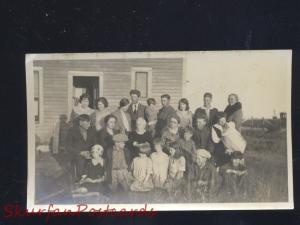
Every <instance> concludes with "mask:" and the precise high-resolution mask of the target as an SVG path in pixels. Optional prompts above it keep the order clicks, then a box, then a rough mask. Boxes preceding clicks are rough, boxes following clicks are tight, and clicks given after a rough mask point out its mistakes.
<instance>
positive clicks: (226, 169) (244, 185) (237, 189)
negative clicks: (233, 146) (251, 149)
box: [220, 151, 248, 200]
mask: <svg viewBox="0 0 300 225" xmlns="http://www.w3.org/2000/svg"><path fill="white" fill-rule="evenodd" d="M220 174H221V176H222V178H223V181H224V182H223V184H224V187H223V188H222V189H223V190H224V192H225V193H224V196H227V197H228V198H229V199H231V200H232V199H236V200H246V197H247V193H248V176H247V175H248V171H247V167H246V165H245V160H244V156H243V154H242V153H241V152H239V151H234V152H233V153H232V154H231V162H229V163H227V164H225V165H223V166H222V167H221V168H220Z"/></svg>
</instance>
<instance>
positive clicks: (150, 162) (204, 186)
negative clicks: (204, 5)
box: [73, 134, 247, 202]
mask: <svg viewBox="0 0 300 225" xmlns="http://www.w3.org/2000/svg"><path fill="white" fill-rule="evenodd" d="M113 141H114V143H115V144H114V146H113V148H112V149H108V150H107V151H106V152H104V150H103V148H102V147H101V145H94V146H93V147H92V149H91V159H90V160H89V162H88V163H87V167H86V172H85V175H83V176H82V179H81V181H80V187H79V188H78V189H76V190H74V191H73V192H74V193H87V192H91V191H98V192H100V193H102V194H103V193H105V192H106V191H107V190H109V191H110V192H111V193H112V194H113V193H114V192H116V191H118V190H120V189H121V190H122V191H132V192H149V191H151V190H152V189H156V190H157V189H159V190H165V191H166V193H168V196H169V197H170V198H172V199H176V198H181V197H182V196H185V197H186V199H187V200H188V201H197V202H211V201H215V200H216V199H217V196H218V194H219V193H220V192H223V195H225V196H227V199H225V200H228V199H232V198H236V197H240V196H243V195H244V190H245V188H244V187H245V186H246V185H247V184H246V180H247V179H246V174H247V170H246V167H245V164H244V159H243V155H242V154H241V153H240V152H233V153H232V155H231V157H232V160H231V162H230V163H229V164H226V165H224V166H222V167H221V168H218V169H216V167H215V166H214V164H213V163H212V160H211V157H212V156H211V153H210V152H209V151H207V150H205V149H197V150H196V149H194V150H192V151H186V150H185V149H182V148H181V146H180V143H177V142H173V143H170V145H169V147H168V153H169V154H166V153H165V152H164V151H163V149H162V143H161V140H160V139H155V140H154V150H155V151H154V152H152V153H151V147H150V144H149V143H147V142H146V143H143V144H140V145H139V146H138V147H139V156H137V157H135V158H133V159H130V152H129V150H128V149H127V148H126V147H125V142H126V141H128V138H127V136H126V135H124V134H116V135H114V136H113ZM150 153H151V154H150ZM104 158H105V159H106V160H104Z"/></svg>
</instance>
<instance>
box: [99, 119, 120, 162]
mask: <svg viewBox="0 0 300 225" xmlns="http://www.w3.org/2000/svg"><path fill="white" fill-rule="evenodd" d="M116 122H117V118H116V117H115V116H114V115H107V116H106V117H105V118H104V124H105V126H104V127H103V128H102V129H101V130H100V131H99V132H98V134H97V140H96V142H97V144H100V145H101V146H102V147H103V149H104V157H106V151H107V149H109V148H111V147H112V146H113V145H114V142H113V136H114V135H115V134H117V133H119V131H117V130H115V125H116Z"/></svg>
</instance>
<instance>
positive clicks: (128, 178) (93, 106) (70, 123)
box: [26, 50, 293, 210]
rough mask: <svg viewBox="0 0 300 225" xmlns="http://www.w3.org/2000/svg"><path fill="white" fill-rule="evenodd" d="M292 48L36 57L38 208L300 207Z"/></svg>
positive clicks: (33, 126)
mask: <svg viewBox="0 0 300 225" xmlns="http://www.w3.org/2000/svg"><path fill="white" fill-rule="evenodd" d="M291 60H292V51H290V50H268V51H207V52H206V51H200V52H140V53H82V54H80V53H76V54H28V55H26V81H27V109H28V112H27V115H28V118H27V120H28V193H27V206H28V207H33V206H39V205H49V204H57V205H70V206H71V205H76V204H77V203H86V204H95V205H102V204H112V205H122V206H126V205H128V206H129V205H133V204H144V203H147V204H151V205H153V207H154V208H155V209H156V210H214V209H223V210H224V209H290V208H293V185H292V146H291Z"/></svg>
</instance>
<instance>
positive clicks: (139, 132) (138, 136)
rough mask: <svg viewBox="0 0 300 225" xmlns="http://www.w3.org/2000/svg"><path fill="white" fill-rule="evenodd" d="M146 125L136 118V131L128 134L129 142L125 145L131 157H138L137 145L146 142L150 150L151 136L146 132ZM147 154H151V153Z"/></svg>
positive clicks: (143, 120)
mask: <svg viewBox="0 0 300 225" xmlns="http://www.w3.org/2000/svg"><path fill="white" fill-rule="evenodd" d="M146 124H147V122H146V121H145V119H144V118H142V117H140V118H138V119H137V120H136V130H135V131H132V132H130V133H129V136H128V139H129V141H128V143H127V144H128V148H129V149H130V150H131V153H132V156H133V157H136V156H138V155H139V147H138V145H139V144H143V143H145V142H148V143H149V144H150V146H151V148H152V145H153V144H152V135H151V133H150V132H149V131H146ZM149 153H151V151H150V152H149Z"/></svg>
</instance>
